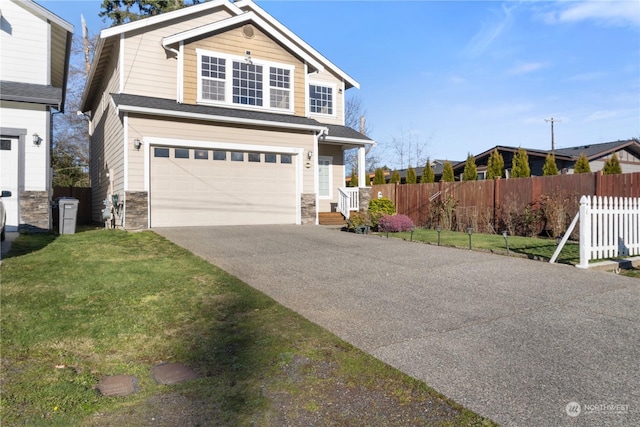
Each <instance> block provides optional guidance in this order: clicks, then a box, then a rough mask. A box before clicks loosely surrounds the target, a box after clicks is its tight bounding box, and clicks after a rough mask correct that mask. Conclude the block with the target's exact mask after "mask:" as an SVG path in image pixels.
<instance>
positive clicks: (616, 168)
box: [602, 153, 622, 175]
mask: <svg viewBox="0 0 640 427" xmlns="http://www.w3.org/2000/svg"><path fill="white" fill-rule="evenodd" d="M602 173H603V175H615V174H619V173H622V167H621V166H620V160H618V156H617V155H616V153H613V156H611V158H609V159H607V161H606V162H605V163H604V167H603V168H602Z"/></svg>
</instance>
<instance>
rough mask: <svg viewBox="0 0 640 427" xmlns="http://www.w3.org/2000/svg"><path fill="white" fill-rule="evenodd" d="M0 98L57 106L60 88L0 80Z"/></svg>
mask: <svg viewBox="0 0 640 427" xmlns="http://www.w3.org/2000/svg"><path fill="white" fill-rule="evenodd" d="M0 99H2V100H3V101H17V102H31V103H33V104H45V105H54V106H56V107H58V106H59V105H60V103H61V102H62V89H61V88H59V87H53V86H45V85H37V84H32V83H20V82H9V81H0Z"/></svg>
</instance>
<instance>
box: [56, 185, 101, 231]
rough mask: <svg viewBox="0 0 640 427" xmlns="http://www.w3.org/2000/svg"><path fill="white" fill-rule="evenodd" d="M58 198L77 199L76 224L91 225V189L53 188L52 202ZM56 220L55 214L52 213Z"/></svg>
mask: <svg viewBox="0 0 640 427" xmlns="http://www.w3.org/2000/svg"><path fill="white" fill-rule="evenodd" d="M58 197H73V198H74V199H78V213H77V215H78V216H77V223H78V224H85V225H87V224H91V223H92V216H91V188H90V187H53V200H54V201H55V200H56V199H57V198H58ZM54 219H56V212H54Z"/></svg>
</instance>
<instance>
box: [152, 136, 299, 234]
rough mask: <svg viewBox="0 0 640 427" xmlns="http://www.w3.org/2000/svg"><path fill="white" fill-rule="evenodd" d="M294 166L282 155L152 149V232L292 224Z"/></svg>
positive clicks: (294, 219)
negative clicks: (157, 228) (165, 229)
mask: <svg viewBox="0 0 640 427" xmlns="http://www.w3.org/2000/svg"><path fill="white" fill-rule="evenodd" d="M295 162H296V159H295V156H294V155H291V154H285V153H264V152H248V151H230V150H212V149H194V148H167V147H151V153H150V174H151V175H150V188H149V191H150V195H149V200H150V216H151V221H150V223H151V227H179V226H197V225H242V224H295V222H296V205H297V203H296V167H295V164H296V163H295Z"/></svg>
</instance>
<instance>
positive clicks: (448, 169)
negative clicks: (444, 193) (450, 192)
mask: <svg viewBox="0 0 640 427" xmlns="http://www.w3.org/2000/svg"><path fill="white" fill-rule="evenodd" d="M440 181H441V182H453V181H455V177H454V175H453V166H451V162H450V161H449V160H446V161H445V162H444V165H443V166H442V177H441V178H440Z"/></svg>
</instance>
